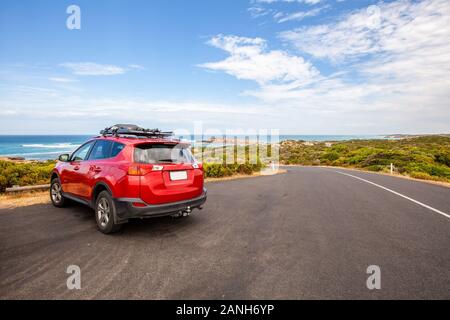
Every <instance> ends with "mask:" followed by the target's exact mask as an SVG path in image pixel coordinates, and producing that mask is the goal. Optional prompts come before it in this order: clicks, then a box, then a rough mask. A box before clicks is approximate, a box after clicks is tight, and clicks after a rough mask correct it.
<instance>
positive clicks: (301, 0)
mask: <svg viewBox="0 0 450 320" xmlns="http://www.w3.org/2000/svg"><path fill="white" fill-rule="evenodd" d="M322 1H323V0H254V1H253V2H255V3H268V4H271V3H276V2H286V3H305V4H318V3H320V2H322Z"/></svg>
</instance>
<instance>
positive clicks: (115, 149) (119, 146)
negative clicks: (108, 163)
mask: <svg viewBox="0 0 450 320" xmlns="http://www.w3.org/2000/svg"><path fill="white" fill-rule="evenodd" d="M124 148H125V145H123V144H121V143H119V142H114V145H113V147H112V150H111V158H114V157H115V156H117V155H118V154H119V153H120V152H121V151H122V150H123V149H124Z"/></svg>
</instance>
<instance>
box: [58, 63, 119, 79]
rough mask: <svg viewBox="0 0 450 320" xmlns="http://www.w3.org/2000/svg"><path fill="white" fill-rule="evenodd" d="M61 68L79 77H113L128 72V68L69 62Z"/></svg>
mask: <svg viewBox="0 0 450 320" xmlns="http://www.w3.org/2000/svg"><path fill="white" fill-rule="evenodd" d="M60 66H61V67H64V68H68V69H70V70H71V71H72V72H73V73H74V74H75V75H79V76H111V75H117V74H123V73H125V72H126V71H127V69H126V68H122V67H118V66H114V65H107V64H98V63H92V62H76V63H74V62H67V63H62V64H61V65H60Z"/></svg>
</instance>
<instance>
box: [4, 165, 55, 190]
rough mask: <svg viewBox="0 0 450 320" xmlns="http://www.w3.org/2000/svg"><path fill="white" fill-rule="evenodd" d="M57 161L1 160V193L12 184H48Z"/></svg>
mask: <svg viewBox="0 0 450 320" xmlns="http://www.w3.org/2000/svg"><path fill="white" fill-rule="evenodd" d="M54 167H55V161H46V162H23V163H21V162H12V161H3V160H0V173H1V174H0V193H2V192H5V189H6V188H10V187H12V186H31V185H38V184H47V183H49V180H50V173H51V171H52V170H53V168H54Z"/></svg>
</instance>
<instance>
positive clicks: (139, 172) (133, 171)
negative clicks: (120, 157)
mask: <svg viewBox="0 0 450 320" xmlns="http://www.w3.org/2000/svg"><path fill="white" fill-rule="evenodd" d="M163 170H164V166H157V165H151V164H144V165H132V166H130V167H129V168H128V175H130V176H145V175H146V174H148V173H149V172H151V171H163Z"/></svg>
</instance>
